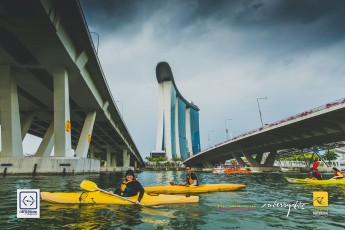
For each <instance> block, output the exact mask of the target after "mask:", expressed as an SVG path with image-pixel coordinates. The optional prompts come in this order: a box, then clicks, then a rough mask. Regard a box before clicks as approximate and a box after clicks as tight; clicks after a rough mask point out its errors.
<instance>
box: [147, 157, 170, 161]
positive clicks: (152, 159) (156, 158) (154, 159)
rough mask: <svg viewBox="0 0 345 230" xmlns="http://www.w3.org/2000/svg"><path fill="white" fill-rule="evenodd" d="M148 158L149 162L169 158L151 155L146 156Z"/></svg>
mask: <svg viewBox="0 0 345 230" xmlns="http://www.w3.org/2000/svg"><path fill="white" fill-rule="evenodd" d="M145 159H146V160H148V161H149V162H160V161H166V160H167V158H166V157H155V158H153V157H150V156H147V157H145Z"/></svg>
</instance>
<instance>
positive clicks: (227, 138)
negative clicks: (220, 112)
mask: <svg viewBox="0 0 345 230" xmlns="http://www.w3.org/2000/svg"><path fill="white" fill-rule="evenodd" d="M227 121H232V119H225V133H226V140H229V130H228V128H227V126H226V122H227ZM230 138H231V139H232V135H231V133H230Z"/></svg>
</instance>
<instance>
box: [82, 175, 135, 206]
mask: <svg viewBox="0 0 345 230" xmlns="http://www.w3.org/2000/svg"><path fill="white" fill-rule="evenodd" d="M80 187H81V188H82V189H85V190H86V191H90V192H94V191H101V192H104V193H107V194H109V195H112V196H116V197H118V198H121V199H123V200H127V201H129V202H132V203H134V204H137V203H136V202H135V201H134V200H130V199H127V198H125V197H123V196H119V195H116V194H111V193H109V192H108V191H105V190H103V189H100V188H98V186H97V184H96V183H94V182H92V181H89V180H83V181H82V182H81V183H80ZM139 205H142V204H140V203H139Z"/></svg>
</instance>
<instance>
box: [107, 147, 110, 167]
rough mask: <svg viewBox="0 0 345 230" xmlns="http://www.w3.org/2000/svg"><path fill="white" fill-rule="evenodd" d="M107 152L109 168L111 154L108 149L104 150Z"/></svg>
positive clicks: (108, 165)
mask: <svg viewBox="0 0 345 230" xmlns="http://www.w3.org/2000/svg"><path fill="white" fill-rule="evenodd" d="M106 152H107V167H111V153H110V147H107V148H106Z"/></svg>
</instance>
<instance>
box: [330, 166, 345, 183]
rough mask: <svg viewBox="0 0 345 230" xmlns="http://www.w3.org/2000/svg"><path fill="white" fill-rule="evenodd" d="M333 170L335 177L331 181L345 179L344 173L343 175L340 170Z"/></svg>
mask: <svg viewBox="0 0 345 230" xmlns="http://www.w3.org/2000/svg"><path fill="white" fill-rule="evenodd" d="M332 169H333V173H334V175H333V177H332V178H331V180H334V179H343V178H344V175H343V173H342V172H341V171H340V170H339V169H337V168H336V167H333V168H332Z"/></svg>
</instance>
